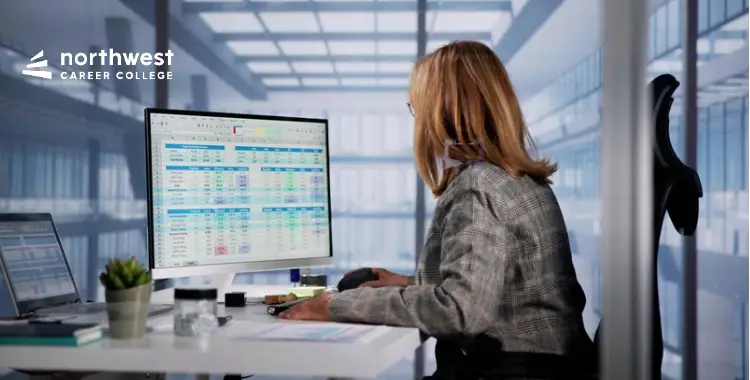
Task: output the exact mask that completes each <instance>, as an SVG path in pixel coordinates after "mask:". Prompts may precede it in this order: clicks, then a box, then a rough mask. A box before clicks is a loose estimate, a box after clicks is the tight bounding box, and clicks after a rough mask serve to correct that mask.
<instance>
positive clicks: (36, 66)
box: [21, 50, 52, 79]
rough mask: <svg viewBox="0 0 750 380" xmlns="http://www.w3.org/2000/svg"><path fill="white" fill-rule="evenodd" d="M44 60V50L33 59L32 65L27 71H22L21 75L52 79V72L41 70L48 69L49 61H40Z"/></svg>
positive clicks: (28, 66) (30, 64) (27, 66)
mask: <svg viewBox="0 0 750 380" xmlns="http://www.w3.org/2000/svg"><path fill="white" fill-rule="evenodd" d="M42 58H44V50H42V51H40V52H39V53H36V55H35V56H33V57H31V63H29V64H28V65H26V69H25V70H23V71H21V74H23V75H28V76H31V77H37V78H44V79H52V72H51V71H48V70H40V69H41V68H43V67H47V60H46V59H45V60H43V61H40V59H42Z"/></svg>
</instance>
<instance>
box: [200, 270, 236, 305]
mask: <svg viewBox="0 0 750 380" xmlns="http://www.w3.org/2000/svg"><path fill="white" fill-rule="evenodd" d="M233 284H234V273H232V274H219V275H213V276H208V277H207V281H206V282H205V285H207V286H208V287H211V288H216V292H217V293H218V297H219V300H220V301H224V295H225V294H227V293H230V292H232V285H233Z"/></svg>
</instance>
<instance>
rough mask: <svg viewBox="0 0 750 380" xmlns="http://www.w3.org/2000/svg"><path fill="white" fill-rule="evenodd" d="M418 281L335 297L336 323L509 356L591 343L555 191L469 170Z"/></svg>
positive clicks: (438, 225)
mask: <svg viewBox="0 0 750 380" xmlns="http://www.w3.org/2000/svg"><path fill="white" fill-rule="evenodd" d="M412 282H413V284H412V285H409V286H407V287H405V288H398V287H384V288H358V289H353V290H348V291H345V292H342V293H340V294H337V295H334V297H333V299H332V301H331V306H330V310H331V314H332V316H333V319H334V320H335V321H339V322H356V323H370V324H381V325H391V326H408V327H416V328H418V329H419V330H420V331H422V332H423V333H424V334H426V335H429V336H431V337H435V338H437V339H438V341H440V340H441V339H456V338H459V339H461V338H469V339H471V338H472V337H477V336H482V337H489V338H491V339H492V340H493V341H499V342H501V344H502V349H503V350H504V351H520V352H540V353H554V354H573V351H574V350H578V349H580V347H581V344H582V343H584V344H586V342H587V343H588V344H591V340H590V339H589V337H588V335H587V334H586V331H585V329H584V325H583V318H582V312H583V308H584V306H585V304H586V298H585V295H584V293H583V290H582V288H581V286H580V284H579V283H578V280H577V278H576V272H575V269H574V268H573V261H572V257H571V252H570V246H569V243H568V234H567V230H566V227H565V221H564V220H563V215H562V213H561V211H560V206H559V205H558V203H557V199H556V198H555V195H554V194H553V192H552V189H551V188H550V187H549V186H543V185H539V184H537V183H535V182H534V181H532V180H531V179H530V178H528V177H521V178H513V177H511V176H510V175H509V174H508V173H506V172H505V171H504V170H502V169H501V168H499V167H497V166H494V165H492V164H489V163H483V162H480V163H476V164H474V165H470V166H469V167H467V168H466V169H464V170H463V171H462V172H461V173H460V174H459V175H458V176H457V177H456V178H455V179H454V180H453V181H452V182H451V184H450V185H449V187H448V189H447V190H446V191H445V192H444V193H443V194H442V195H441V196H440V198H439V199H438V203H437V207H436V209H435V215H434V217H433V219H432V223H431V225H430V228H429V231H428V234H427V239H426V242H425V245H424V248H423V249H422V252H421V253H420V256H419V264H418V266H417V273H416V276H414V277H413V280H412ZM438 360H439V359H438ZM438 365H439V364H438Z"/></svg>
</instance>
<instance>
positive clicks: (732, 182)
mask: <svg viewBox="0 0 750 380" xmlns="http://www.w3.org/2000/svg"><path fill="white" fill-rule="evenodd" d="M744 108H745V107H744V104H743V99H737V100H735V101H732V102H729V103H727V105H726V134H725V138H726V140H725V146H726V151H725V153H724V156H725V157H727V158H728V159H727V160H726V172H727V174H728V175H727V176H726V190H729V191H739V190H741V189H742V188H743V187H744V186H743V185H744V183H745V182H746V176H747V169H746V164H747V161H746V160H743V159H738V158H739V157H744V156H745V154H746V153H745V152H744V150H745V143H746V141H745V138H744V136H743V135H744V134H743V129H744V128H743V127H744V125H743V124H744V122H743V119H742V117H743V113H744ZM735 157H736V158H735Z"/></svg>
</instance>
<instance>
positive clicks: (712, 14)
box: [708, 0, 727, 26]
mask: <svg viewBox="0 0 750 380" xmlns="http://www.w3.org/2000/svg"><path fill="white" fill-rule="evenodd" d="M724 1H726V0H709V7H710V8H709V10H708V17H709V20H710V25H711V26H718V25H720V24H721V23H723V22H724V20H726V19H727V15H726V11H727V10H726V4H725V3H724Z"/></svg>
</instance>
